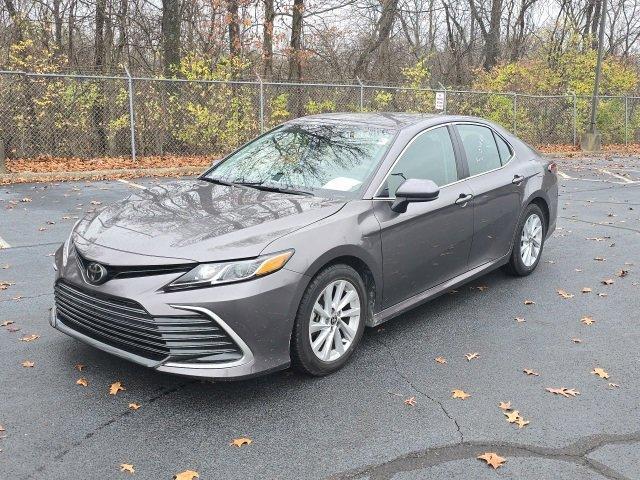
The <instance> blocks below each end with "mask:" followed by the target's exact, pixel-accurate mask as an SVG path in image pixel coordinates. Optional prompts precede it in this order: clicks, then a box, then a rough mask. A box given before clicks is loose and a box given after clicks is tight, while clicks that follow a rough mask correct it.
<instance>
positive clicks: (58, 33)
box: [53, 0, 62, 55]
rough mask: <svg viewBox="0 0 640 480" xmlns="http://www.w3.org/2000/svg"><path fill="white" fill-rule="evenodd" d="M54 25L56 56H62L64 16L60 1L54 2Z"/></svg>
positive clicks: (55, 0) (54, 0)
mask: <svg viewBox="0 0 640 480" xmlns="http://www.w3.org/2000/svg"><path fill="white" fill-rule="evenodd" d="M53 23H54V29H55V30H54V31H55V42H56V52H55V53H56V55H60V54H62V15H61V13H60V0H53Z"/></svg>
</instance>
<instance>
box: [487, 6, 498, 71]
mask: <svg viewBox="0 0 640 480" xmlns="http://www.w3.org/2000/svg"><path fill="white" fill-rule="evenodd" d="M501 19H502V0H493V3H492V4H491V18H490V20H489V31H488V32H487V35H486V37H485V47H484V52H485V53H484V64H483V68H484V69H485V70H491V69H492V68H493V67H494V66H495V65H496V64H497V63H498V58H499V57H500V20H501Z"/></svg>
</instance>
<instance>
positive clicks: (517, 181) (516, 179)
mask: <svg viewBox="0 0 640 480" xmlns="http://www.w3.org/2000/svg"><path fill="white" fill-rule="evenodd" d="M523 180H524V177H523V176H522V175H514V176H513V180H511V183H513V184H514V185H519V184H521V183H522V181H523Z"/></svg>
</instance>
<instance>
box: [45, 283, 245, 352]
mask: <svg viewBox="0 0 640 480" xmlns="http://www.w3.org/2000/svg"><path fill="white" fill-rule="evenodd" d="M54 293H55V304H56V312H57V317H58V320H59V321H61V322H62V323H64V324H65V325H67V326H68V327H70V328H72V329H74V330H76V331H78V332H80V333H82V334H83V335H86V336H88V337H90V338H93V339H95V340H98V341H100V342H102V343H106V344H107V345H111V346H112V347H115V348H118V349H120V350H124V351H125V352H129V353H132V354H134V355H138V356H141V357H144V358H147V359H150V360H155V361H161V360H165V359H169V360H174V361H183V360H188V359H193V358H196V357H203V356H207V357H213V358H208V359H207V362H208V363H215V362H229V361H234V360H238V359H240V358H242V350H241V349H240V348H239V347H238V345H237V344H236V343H235V342H234V341H233V340H232V339H231V337H229V335H228V334H227V333H226V332H225V331H224V330H223V329H222V328H220V326H219V325H218V324H216V323H215V321H214V320H212V319H211V318H209V317H206V316H204V315H200V314H197V315H188V316H187V315H183V316H166V317H153V316H151V315H150V314H149V313H148V312H147V311H146V310H145V309H144V307H143V306H142V305H140V304H139V303H137V302H134V301H132V300H129V299H126V298H120V297H115V296H112V295H105V294H97V293H95V292H89V291H84V290H81V289H80V288H78V287H76V286H73V285H71V284H69V283H67V282H65V281H62V280H61V281H59V282H58V283H56V285H55V289H54Z"/></svg>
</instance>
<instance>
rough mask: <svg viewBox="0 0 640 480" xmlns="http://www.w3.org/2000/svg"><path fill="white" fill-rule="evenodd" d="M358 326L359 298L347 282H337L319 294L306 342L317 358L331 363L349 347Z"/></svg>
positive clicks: (354, 289)
mask: <svg viewBox="0 0 640 480" xmlns="http://www.w3.org/2000/svg"><path fill="white" fill-rule="evenodd" d="M359 324H360V295H359V294H358V290H356V287H355V286H354V285H353V284H352V283H351V282H349V281H347V280H336V281H334V282H331V283H330V284H329V285H327V286H326V287H325V288H324V290H323V291H322V292H321V293H320V295H319V296H318V298H317V299H316V301H315V303H314V304H313V311H312V312H311V317H310V319H309V340H310V342H311V349H312V350H313V353H314V354H315V356H316V357H318V358H319V359H320V360H322V361H324V362H332V361H334V360H337V359H338V358H340V357H342V356H343V355H344V354H345V353H346V352H347V351H348V350H349V348H350V347H351V345H352V343H353V340H354V339H355V336H356V332H357V331H358V326H359Z"/></svg>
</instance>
